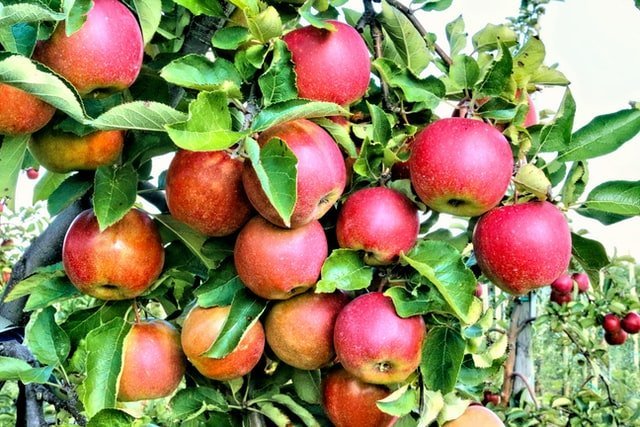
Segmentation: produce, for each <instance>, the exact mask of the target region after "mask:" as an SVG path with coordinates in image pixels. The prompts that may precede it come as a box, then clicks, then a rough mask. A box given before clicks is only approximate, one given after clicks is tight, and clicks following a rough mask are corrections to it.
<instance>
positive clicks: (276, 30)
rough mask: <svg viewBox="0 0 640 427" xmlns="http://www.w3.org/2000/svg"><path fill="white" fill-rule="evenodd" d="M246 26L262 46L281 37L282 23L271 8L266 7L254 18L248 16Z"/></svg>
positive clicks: (275, 11)
mask: <svg viewBox="0 0 640 427" xmlns="http://www.w3.org/2000/svg"><path fill="white" fill-rule="evenodd" d="M247 24H248V26H249V31H251V34H253V36H254V37H255V38H256V39H258V40H259V41H260V43H263V44H264V43H267V42H269V40H271V39H273V38H276V37H280V36H281V35H282V21H281V20H280V15H279V14H278V11H277V10H276V8H275V7H273V6H269V7H267V8H266V9H265V10H263V11H262V12H260V13H259V14H257V15H255V16H248V17H247Z"/></svg>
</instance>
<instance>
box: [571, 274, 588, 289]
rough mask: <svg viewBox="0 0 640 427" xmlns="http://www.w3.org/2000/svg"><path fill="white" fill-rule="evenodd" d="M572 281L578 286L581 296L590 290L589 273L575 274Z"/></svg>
mask: <svg viewBox="0 0 640 427" xmlns="http://www.w3.org/2000/svg"><path fill="white" fill-rule="evenodd" d="M571 279H572V280H575V282H576V283H577V284H578V292H580V293H581V294H583V293H585V292H587V291H588V290H589V284H590V283H589V276H588V275H587V273H573V274H572V275H571Z"/></svg>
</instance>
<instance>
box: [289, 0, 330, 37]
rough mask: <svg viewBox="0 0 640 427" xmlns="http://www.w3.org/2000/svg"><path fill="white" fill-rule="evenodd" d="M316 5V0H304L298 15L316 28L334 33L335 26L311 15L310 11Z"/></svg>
mask: <svg viewBox="0 0 640 427" xmlns="http://www.w3.org/2000/svg"><path fill="white" fill-rule="evenodd" d="M316 3H317V1H316V0H305V1H304V3H303V4H302V6H300V7H299V8H298V14H300V17H301V18H302V19H304V20H305V21H307V22H308V23H309V24H311V25H313V26H314V27H316V28H324V29H325V30H329V31H335V26H334V25H333V24H331V22H329V21H327V20H325V19H322V17H321V16H319V15H314V14H313V11H312V9H313V6H314V5H315V4H316Z"/></svg>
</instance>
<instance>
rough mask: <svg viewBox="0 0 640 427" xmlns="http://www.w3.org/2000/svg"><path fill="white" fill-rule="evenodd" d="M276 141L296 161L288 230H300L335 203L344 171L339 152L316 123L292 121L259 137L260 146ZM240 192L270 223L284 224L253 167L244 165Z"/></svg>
mask: <svg viewBox="0 0 640 427" xmlns="http://www.w3.org/2000/svg"><path fill="white" fill-rule="evenodd" d="M272 138H279V139H281V140H282V141H284V143H285V144H286V145H287V146H288V147H289V149H290V150H291V151H292V152H293V154H295V156H296V158H297V159H298V166H297V170H298V174H297V188H296V203H295V206H294V209H293V213H292V215H291V227H292V228H295V227H300V226H302V225H304V224H307V223H309V222H311V221H313V220H316V219H320V218H321V217H322V216H323V215H324V214H325V213H326V212H327V211H328V210H329V209H330V208H331V206H332V205H333V204H334V203H335V202H336V201H337V200H338V198H339V197H340V196H341V195H342V192H343V191H344V187H345V185H346V182H347V172H346V169H345V165H344V159H343V158H342V154H341V153H340V149H339V148H338V146H337V145H336V143H335V141H334V140H333V139H332V138H331V136H330V135H329V134H328V133H327V132H326V131H325V130H324V129H322V128H321V127H320V126H318V125H317V124H315V123H313V122H311V121H309V120H306V119H301V120H294V121H291V122H286V123H283V124H280V125H276V126H274V127H272V128H269V129H267V130H266V131H264V132H262V133H261V134H260V137H259V138H258V142H259V143H260V145H261V146H264V145H265V144H266V143H267V142H269V141H270V140H271V139H272ZM242 182H243V183H244V189H245V191H246V193H247V196H248V197H249V200H250V201H251V204H253V206H254V207H255V208H256V210H257V211H258V212H259V213H260V215H262V216H263V217H265V218H266V219H268V220H269V221H271V222H272V223H273V224H276V225H279V226H280V227H284V226H285V224H284V222H283V221H282V219H281V218H280V215H278V213H277V211H276V210H275V208H274V207H273V206H272V205H271V203H270V202H269V199H268V198H267V196H266V194H265V193H264V190H263V189H262V187H261V186H260V181H259V180H258V176H257V175H256V173H255V171H254V169H253V167H250V166H249V165H247V167H246V168H245V169H244V172H243V174H242Z"/></svg>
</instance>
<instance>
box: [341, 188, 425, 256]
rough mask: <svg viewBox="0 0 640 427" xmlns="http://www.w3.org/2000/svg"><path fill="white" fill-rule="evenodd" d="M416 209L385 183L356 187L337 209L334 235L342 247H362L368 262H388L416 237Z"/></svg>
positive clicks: (417, 230) (417, 225) (417, 224)
mask: <svg viewBox="0 0 640 427" xmlns="http://www.w3.org/2000/svg"><path fill="white" fill-rule="evenodd" d="M419 231H420V220H419V218H418V209H417V208H416V206H415V205H414V204H413V203H412V202H411V200H409V199H408V198H407V197H406V196H405V195H403V194H401V193H399V192H397V191H395V190H392V189H390V188H386V187H373V188H365V189H362V190H358V191H356V192H355V193H353V194H351V195H350V196H349V197H348V198H347V201H346V202H345V204H344V205H343V206H342V209H340V213H339V215H338V222H337V224H336V235H337V237H338V244H339V245H340V247H341V248H349V249H357V250H363V251H365V252H366V253H365V256H364V260H365V262H366V263H367V264H372V265H387V264H391V263H392V262H394V261H396V260H397V259H398V256H399V255H400V253H401V252H404V253H407V252H409V250H411V248H412V247H413V245H415V243H416V240H417V239H418V232H419Z"/></svg>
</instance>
